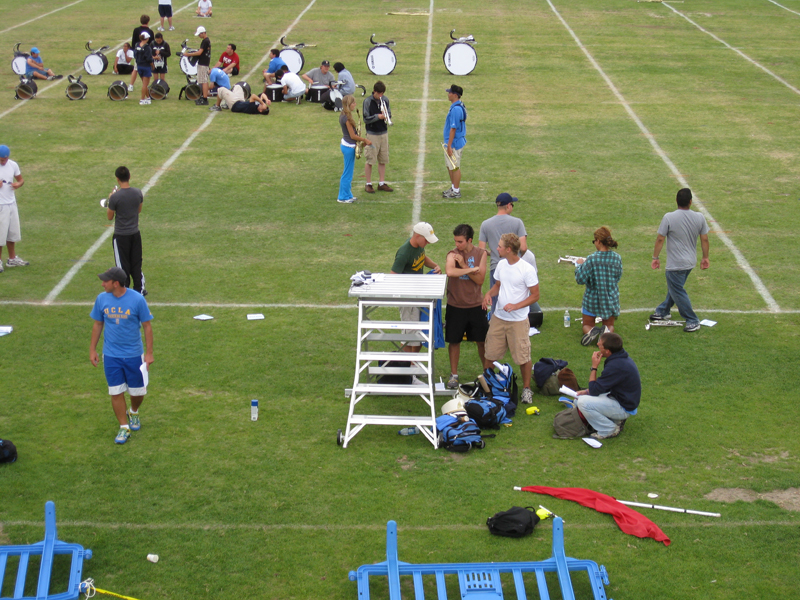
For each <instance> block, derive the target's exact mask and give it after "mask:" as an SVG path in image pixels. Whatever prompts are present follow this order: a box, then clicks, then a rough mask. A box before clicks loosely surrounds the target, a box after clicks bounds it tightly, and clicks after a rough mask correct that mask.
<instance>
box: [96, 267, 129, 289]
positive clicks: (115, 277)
mask: <svg viewBox="0 0 800 600" xmlns="http://www.w3.org/2000/svg"><path fill="white" fill-rule="evenodd" d="M98 277H99V278H100V281H117V282H119V284H120V285H125V283H126V282H127V281H128V276H127V275H126V274H125V271H123V270H122V269H120V268H119V267H111V268H110V269H109V270H108V271H106V272H105V273H100V274H99V275H98Z"/></svg>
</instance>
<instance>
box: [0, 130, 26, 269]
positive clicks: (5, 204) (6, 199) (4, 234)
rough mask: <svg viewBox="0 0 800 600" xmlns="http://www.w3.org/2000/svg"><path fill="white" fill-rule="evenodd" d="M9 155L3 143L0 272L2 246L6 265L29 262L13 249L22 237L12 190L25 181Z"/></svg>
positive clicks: (0, 180) (13, 265)
mask: <svg viewBox="0 0 800 600" xmlns="http://www.w3.org/2000/svg"><path fill="white" fill-rule="evenodd" d="M9 156H11V150H10V149H9V147H8V146H6V145H5V144H3V145H2V146H0V273H2V272H3V246H6V247H8V262H6V266H7V267H24V266H27V265H28V264H29V263H28V261H27V260H22V259H21V258H20V257H19V256H17V254H16V252H15V251H14V247H15V246H16V244H17V242H18V241H20V240H21V239H22V236H21V235H20V229H19V212H18V211H17V198H16V196H15V195H14V191H15V190H17V189H19V188H21V187H22V184H23V183H25V182H24V181H23V180H22V175H21V174H20V171H19V165H18V164H17V163H16V162H14V161H13V160H11V159H10V158H9Z"/></svg>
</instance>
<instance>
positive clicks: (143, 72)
mask: <svg viewBox="0 0 800 600" xmlns="http://www.w3.org/2000/svg"><path fill="white" fill-rule="evenodd" d="M136 70H137V71H139V77H152V76H153V70H152V69H151V68H150V67H149V66H145V65H136Z"/></svg>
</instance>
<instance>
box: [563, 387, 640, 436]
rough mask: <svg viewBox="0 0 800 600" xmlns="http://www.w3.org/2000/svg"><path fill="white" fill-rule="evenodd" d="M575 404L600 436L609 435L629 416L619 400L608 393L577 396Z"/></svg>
mask: <svg viewBox="0 0 800 600" xmlns="http://www.w3.org/2000/svg"><path fill="white" fill-rule="evenodd" d="M576 405H577V406H578V409H579V410H580V411H581V412H582V413H583V416H584V417H586V420H587V421H589V425H591V426H592V427H594V428H595V429H596V430H597V433H598V434H599V435H601V436H609V435H611V434H612V433H614V430H616V428H617V427H618V426H619V424H620V423H622V422H623V421H624V420H625V419H627V418H628V417H630V416H631V415H630V413H628V411H626V410H625V409H624V408H622V406H620V403H619V402H617V401H616V400H614V398H610V397H609V396H608V394H601V395H599V396H578V400H577V402H576Z"/></svg>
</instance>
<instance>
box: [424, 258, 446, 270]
mask: <svg viewBox="0 0 800 600" xmlns="http://www.w3.org/2000/svg"><path fill="white" fill-rule="evenodd" d="M424 264H425V266H426V267H428V268H429V269H433V272H434V273H441V272H442V270H441V269H440V268H439V265H437V264H436V263H435V262H433V259H432V258H431V257H430V256H428V255H427V254H426V255H425V263H424Z"/></svg>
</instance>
